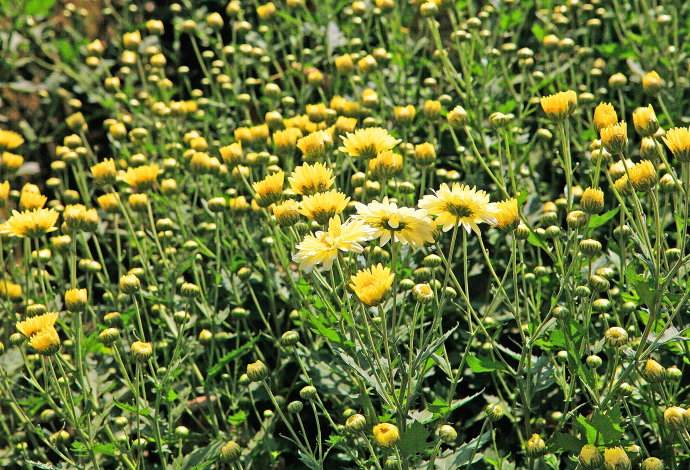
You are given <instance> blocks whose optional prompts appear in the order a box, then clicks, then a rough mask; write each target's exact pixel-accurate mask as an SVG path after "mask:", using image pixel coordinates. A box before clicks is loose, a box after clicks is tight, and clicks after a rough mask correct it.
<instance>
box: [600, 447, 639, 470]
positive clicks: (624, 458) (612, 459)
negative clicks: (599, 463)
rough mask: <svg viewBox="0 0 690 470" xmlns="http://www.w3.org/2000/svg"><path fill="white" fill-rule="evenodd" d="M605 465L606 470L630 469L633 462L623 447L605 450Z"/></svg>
mask: <svg viewBox="0 0 690 470" xmlns="http://www.w3.org/2000/svg"><path fill="white" fill-rule="evenodd" d="M604 467H606V470H630V468H631V467H632V464H631V463H630V458H629V457H628V454H626V453H625V450H623V448H622V447H613V448H611V449H606V450H604Z"/></svg>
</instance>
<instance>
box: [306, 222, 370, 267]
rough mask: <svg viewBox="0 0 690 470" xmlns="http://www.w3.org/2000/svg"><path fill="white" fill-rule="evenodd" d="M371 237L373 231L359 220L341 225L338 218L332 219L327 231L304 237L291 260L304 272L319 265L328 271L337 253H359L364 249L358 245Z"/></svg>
mask: <svg viewBox="0 0 690 470" xmlns="http://www.w3.org/2000/svg"><path fill="white" fill-rule="evenodd" d="M372 235H373V229H372V228H371V227H369V226H368V225H366V224H365V223H364V222H363V221H361V220H349V221H347V222H345V223H342V222H341V221H340V217H338V216H336V217H332V218H331V220H330V221H329V222H328V231H325V232H324V231H318V232H316V233H315V234H308V235H307V236H305V237H304V239H303V240H302V241H301V242H300V243H299V244H298V245H297V253H296V254H295V255H294V256H293V257H292V260H293V261H294V262H296V263H299V267H300V269H302V270H304V271H306V272H310V271H311V270H312V269H314V267H315V266H316V265H319V264H321V265H323V267H324V269H326V270H329V269H331V267H332V266H333V261H335V259H336V258H337V257H338V253H340V252H349V253H361V252H362V251H363V250H364V248H363V247H362V245H361V244H360V243H361V242H363V241H366V240H371V238H372Z"/></svg>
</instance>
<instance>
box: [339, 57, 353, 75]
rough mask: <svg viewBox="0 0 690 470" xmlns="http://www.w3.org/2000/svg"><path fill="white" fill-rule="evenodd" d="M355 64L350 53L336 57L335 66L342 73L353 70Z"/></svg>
mask: <svg viewBox="0 0 690 470" xmlns="http://www.w3.org/2000/svg"><path fill="white" fill-rule="evenodd" d="M354 66H355V65H354V61H353V60H352V56H351V55H350V54H344V55H341V56H338V57H336V58H335V68H336V70H337V71H338V72H340V73H342V74H347V73H350V72H352V69H353V68H354Z"/></svg>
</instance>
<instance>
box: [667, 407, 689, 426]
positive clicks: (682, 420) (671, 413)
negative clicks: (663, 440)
mask: <svg viewBox="0 0 690 470" xmlns="http://www.w3.org/2000/svg"><path fill="white" fill-rule="evenodd" d="M689 413H690V412H688V410H686V409H685V408H683V407H681V406H670V407H668V408H666V411H664V424H665V425H666V427H667V428H669V429H672V430H682V429H684V428H685V427H686V426H687V424H688V419H690V415H689Z"/></svg>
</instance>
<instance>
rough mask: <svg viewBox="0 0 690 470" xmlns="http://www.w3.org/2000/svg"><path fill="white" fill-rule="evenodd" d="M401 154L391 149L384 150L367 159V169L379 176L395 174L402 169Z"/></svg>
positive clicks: (386, 176)
mask: <svg viewBox="0 0 690 470" xmlns="http://www.w3.org/2000/svg"><path fill="white" fill-rule="evenodd" d="M402 167H403V156H402V155H400V154H399V153H395V152H393V151H392V150H386V151H383V152H381V153H379V154H378V155H376V157H375V158H372V159H371V160H369V170H371V172H372V173H373V174H374V175H376V176H378V177H379V178H389V177H391V176H395V175H396V174H398V173H399V172H400V170H402Z"/></svg>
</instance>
